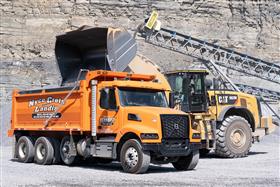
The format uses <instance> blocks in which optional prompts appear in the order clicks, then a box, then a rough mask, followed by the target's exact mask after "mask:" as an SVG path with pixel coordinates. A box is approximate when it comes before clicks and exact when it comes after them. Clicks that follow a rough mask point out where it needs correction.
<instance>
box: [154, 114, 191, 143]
mask: <svg viewBox="0 0 280 187" xmlns="http://www.w3.org/2000/svg"><path fill="white" fill-rule="evenodd" d="M160 119H161V126H162V138H163V139H187V138H188V135H189V132H188V129H189V117H188V116H186V115H172V114H162V115H160Z"/></svg>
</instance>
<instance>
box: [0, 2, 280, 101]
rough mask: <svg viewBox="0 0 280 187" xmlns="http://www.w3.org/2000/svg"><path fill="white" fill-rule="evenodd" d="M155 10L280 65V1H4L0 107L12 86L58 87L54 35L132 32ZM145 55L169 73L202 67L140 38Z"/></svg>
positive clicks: (171, 24) (166, 19)
mask: <svg viewBox="0 0 280 187" xmlns="http://www.w3.org/2000/svg"><path fill="white" fill-rule="evenodd" d="M153 9H156V10H158V12H159V19H160V20H161V22H162V26H163V27H167V28H172V29H175V30H176V31H178V32H181V33H185V34H188V35H192V36H193V37H197V38H200V39H204V40H207V41H209V42H213V43H216V44H218V45H222V46H224V47H228V48H231V49H233V50H236V51H239V52H242V53H247V54H249V55H252V56H255V57H257V58H261V59H264V60H267V61H270V62H273V63H279V62H280V5H279V1H277V0H271V1H267V0H263V1H262V0H259V1H254V0H250V1H233V0H175V1H173V0H119V1H117V0H21V1H18V0H0V12H1V16H0V19H1V20H0V59H1V63H0V67H1V69H0V73H1V74H0V80H1V81H0V84H1V95H0V98H1V101H2V102H5V101H6V100H7V99H8V98H9V97H10V94H11V89H12V88H21V89H23V88H33V87H41V86H46V85H47V86H48V85H57V84H58V83H59V80H58V79H59V75H58V72H57V69H56V64H55V57H54V44H55V36H56V35H58V34H61V33H64V32H65V31H69V30H73V29H76V28H78V27H80V26H82V25H91V26H98V27H102V26H115V27H124V28H126V29H128V30H130V31H131V32H133V31H135V29H136V28H137V25H138V24H140V23H142V22H143V20H144V19H145V18H147V16H148V15H149V13H150V12H151V11H152V10H153ZM138 41H139V43H138V48H139V52H140V53H142V54H143V55H145V56H147V57H148V58H150V59H151V60H153V61H154V62H155V63H157V64H158V65H159V66H160V67H162V68H163V69H164V70H170V69H183V68H184V69H185V68H187V67H189V66H196V67H197V66H200V63H198V62H196V61H195V60H193V59H191V58H189V57H186V56H184V55H181V54H177V53H173V52H170V51H168V50H163V49H159V48H157V47H154V46H151V45H149V44H145V43H144V41H143V39H139V40H138Z"/></svg>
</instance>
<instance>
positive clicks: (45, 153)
mask: <svg viewBox="0 0 280 187" xmlns="http://www.w3.org/2000/svg"><path fill="white" fill-rule="evenodd" d="M53 158H54V148H53V145H52V142H51V139H50V138H48V137H40V138H38V139H37V140H36V142H35V158H34V160H35V162H36V163H37V164H40V165H47V164H52V162H53Z"/></svg>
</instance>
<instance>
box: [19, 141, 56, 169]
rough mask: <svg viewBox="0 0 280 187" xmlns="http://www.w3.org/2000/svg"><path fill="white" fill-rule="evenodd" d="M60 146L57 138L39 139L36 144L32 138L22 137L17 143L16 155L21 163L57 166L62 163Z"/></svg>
mask: <svg viewBox="0 0 280 187" xmlns="http://www.w3.org/2000/svg"><path fill="white" fill-rule="evenodd" d="M59 145H60V142H59V141H58V140H57V139H55V138H48V137H39V138H38V139H37V140H36V141H35V143H34V140H33V139H32V138H31V137H30V136H22V137H20V138H19V140H18V141H17V144H16V147H15V153H16V157H17V158H18V161H19V162H24V163H28V162H33V161H34V162H35V163H37V164H41V165H46V164H53V163H54V164H56V163H59V162H60V155H59Z"/></svg>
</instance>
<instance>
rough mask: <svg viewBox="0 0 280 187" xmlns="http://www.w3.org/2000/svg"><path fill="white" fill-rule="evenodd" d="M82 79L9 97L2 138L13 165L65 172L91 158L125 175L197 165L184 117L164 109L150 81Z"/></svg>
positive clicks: (115, 76) (112, 76)
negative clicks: (8, 142)
mask: <svg viewBox="0 0 280 187" xmlns="http://www.w3.org/2000/svg"><path fill="white" fill-rule="evenodd" d="M81 77H82V76H81ZM83 77H84V78H82V79H80V80H79V81H77V82H76V85H75V86H74V87H60V88H52V89H39V90H27V91H18V90H15V91H14V93H13V101H12V119H11V129H10V130H9V132H8V134H9V136H13V135H14V136H15V138H16V146H15V153H16V154H15V155H16V157H17V158H18V160H19V161H20V162H33V161H34V162H35V163H37V164H42V165H45V164H52V163H58V162H60V161H62V162H63V163H65V164H67V165H70V164H72V163H73V162H75V160H77V159H78V158H84V159H85V158H89V157H93V159H96V160H97V161H101V162H110V161H113V160H118V161H120V162H121V165H122V167H123V169H124V171H126V172H130V173H143V172H145V171H146V170H147V169H148V166H149V164H150V162H152V163H155V164H163V163H170V162H171V163H172V164H173V165H174V167H175V168H176V169H178V170H188V169H193V168H194V167H195V166H196V164H197V162H198V158H199V153H198V149H199V147H200V133H199V131H197V130H196V129H195V128H194V129H193V128H192V124H191V123H192V122H191V118H190V116H189V115H188V114H186V113H184V112H181V111H178V110H174V109H171V108H168V104H167V99H166V97H165V91H166V90H165V86H164V85H162V84H161V83H158V82H157V81H155V77H154V76H149V75H141V74H130V73H124V72H112V71H105V70H96V71H85V72H84V76H83Z"/></svg>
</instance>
